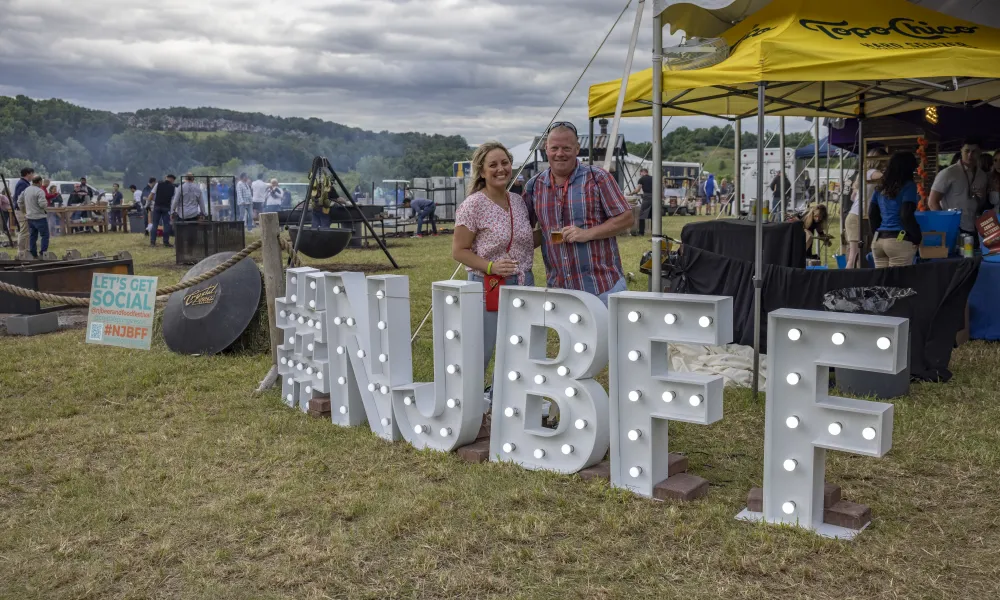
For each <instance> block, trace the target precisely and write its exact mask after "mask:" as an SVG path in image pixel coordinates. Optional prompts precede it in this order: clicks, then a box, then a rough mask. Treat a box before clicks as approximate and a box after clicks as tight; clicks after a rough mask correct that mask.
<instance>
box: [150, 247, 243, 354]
mask: <svg viewBox="0 0 1000 600" xmlns="http://www.w3.org/2000/svg"><path fill="white" fill-rule="evenodd" d="M235 255H236V252H220V253H219V254H214V255H212V256H209V257H208V258H206V259H205V260H203V261H201V262H200V263H198V264H197V265H195V266H194V267H192V268H191V270H190V271H188V272H187V273H186V274H185V275H184V278H183V279H182V280H181V281H186V280H189V279H191V278H193V277H196V276H198V275H201V274H202V273H205V272H207V271H210V270H212V269H213V268H215V267H216V266H217V265H220V264H222V263H224V262H226V261H227V260H229V259H230V258H231V257H233V256H235ZM262 291H263V284H262V282H261V274H260V270H259V269H258V268H257V265H256V264H255V263H254V262H253V260H252V259H251V258H250V257H247V258H244V259H243V260H241V261H240V262H238V263H236V264H235V265H233V266H232V267H231V268H229V269H227V270H226V271H223V272H222V273H220V274H219V275H216V276H215V277H213V278H211V279H209V280H208V281H204V282H202V283H200V284H198V285H196V286H194V287H191V288H188V289H186V290H181V291H179V292H174V293H173V294H171V295H170V299H169V300H167V308H166V309H165V310H164V311H163V339H164V341H165V342H166V343H167V347H168V348H170V349H171V350H173V351H174V352H178V353H180V354H218V353H219V352H222V351H223V350H225V349H226V348H228V347H230V346H232V345H233V342H235V341H236V340H237V339H239V337H240V336H241V335H243V332H244V331H246V328H247V325H249V324H250V321H251V320H253V317H254V315H255V314H256V313H257V307H258V306H259V304H260V295H261V292H262Z"/></svg>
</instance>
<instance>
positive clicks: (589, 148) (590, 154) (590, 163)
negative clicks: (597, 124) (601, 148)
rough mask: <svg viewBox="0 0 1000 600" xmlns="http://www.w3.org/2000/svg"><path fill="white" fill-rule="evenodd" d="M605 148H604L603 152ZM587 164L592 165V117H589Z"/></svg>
mask: <svg viewBox="0 0 1000 600" xmlns="http://www.w3.org/2000/svg"><path fill="white" fill-rule="evenodd" d="M606 153H607V150H605V154H606ZM587 164H588V165H590V166H594V118H593V117H591V118H590V135H589V137H588V138H587Z"/></svg>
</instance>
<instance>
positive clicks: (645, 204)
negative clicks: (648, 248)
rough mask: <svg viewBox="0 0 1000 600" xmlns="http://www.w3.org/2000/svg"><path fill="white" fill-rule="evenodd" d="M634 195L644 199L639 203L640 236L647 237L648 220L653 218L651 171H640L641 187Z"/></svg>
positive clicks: (634, 191) (636, 189)
mask: <svg viewBox="0 0 1000 600" xmlns="http://www.w3.org/2000/svg"><path fill="white" fill-rule="evenodd" d="M632 193H633V194H639V195H640V196H641V197H642V201H641V202H640V203H639V235H646V220H647V219H652V218H653V177H652V176H651V175H650V174H649V169H646V168H642V169H639V185H637V186H636V188H635V189H634V190H632Z"/></svg>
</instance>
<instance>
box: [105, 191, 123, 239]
mask: <svg viewBox="0 0 1000 600" xmlns="http://www.w3.org/2000/svg"><path fill="white" fill-rule="evenodd" d="M124 201H125V197H124V196H122V193H121V191H119V186H118V184H117V183H113V184H111V205H110V207H109V208H108V210H110V211H111V214H110V215H109V217H110V218H109V221H110V223H111V231H118V228H119V227H121V226H122V211H121V205H122V203H124ZM116 207H117V208H116Z"/></svg>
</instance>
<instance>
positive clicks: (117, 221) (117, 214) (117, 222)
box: [108, 205, 122, 231]
mask: <svg viewBox="0 0 1000 600" xmlns="http://www.w3.org/2000/svg"><path fill="white" fill-rule="evenodd" d="M118 206H119V205H116V206H113V207H111V208H109V209H108V212H109V214H108V224H109V225H111V230H112V231H116V230H117V229H118V228H119V227H121V226H122V211H121V209H120V208H118Z"/></svg>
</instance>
